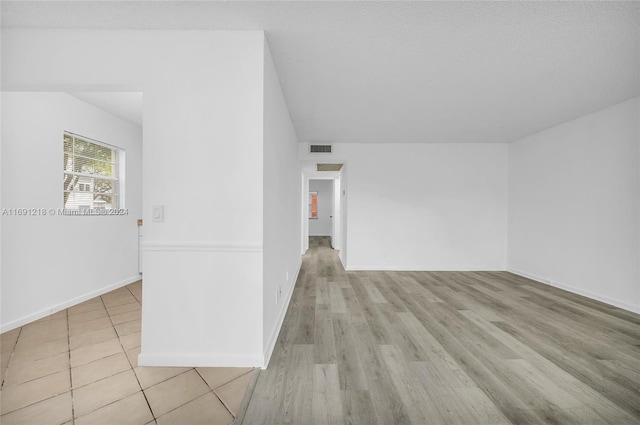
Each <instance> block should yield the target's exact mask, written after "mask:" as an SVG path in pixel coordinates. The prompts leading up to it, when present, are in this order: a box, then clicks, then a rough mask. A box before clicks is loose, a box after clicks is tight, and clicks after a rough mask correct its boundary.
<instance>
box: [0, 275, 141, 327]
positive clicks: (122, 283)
mask: <svg viewBox="0 0 640 425" xmlns="http://www.w3.org/2000/svg"><path fill="white" fill-rule="evenodd" d="M140 279H142V276H141V275H139V274H138V275H135V276H132V277H129V278H127V279H124V280H121V281H119V282H116V283H113V284H111V285H108V286H105V287H103V288H100V289H96V290H95V291H91V292H89V293H86V294H83V295H80V296H79V297H75V298H72V299H70V300H68V301H65V302H63V303H60V304H56V305H54V306H51V307H47V308H43V309H42V310H40V311H37V312H35V313H32V314H28V315H26V316H23V317H21V318H19V319H16V320H12V321H11V322H8V323H3V324H2V326H1V327H0V333H4V332H7V331H10V330H12V329H15V328H19V327H20V326H24V325H26V324H27V323H31V322H33V321H36V320H38V319H42V318H43V317H46V316H49V315H50V314H53V313H57V312H59V311H61V310H64V309H65V308H69V307H73V306H74V305H76V304H80V303H81V302H84V301H87V300H90V299H91V298H95V297H97V296H100V295H103V294H106V293H107V292H111V291H113V290H114V289H118V288H121V287H123V286H126V285H129V284H130V283H133V282H137V281H138V280H140Z"/></svg>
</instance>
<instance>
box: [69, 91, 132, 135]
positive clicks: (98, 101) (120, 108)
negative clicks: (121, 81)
mask: <svg viewBox="0 0 640 425" xmlns="http://www.w3.org/2000/svg"><path fill="white" fill-rule="evenodd" d="M69 94H70V95H72V96H74V97H76V98H78V99H80V100H82V101H84V102H86V103H89V104H91V105H93V106H95V107H97V108H100V109H102V110H105V111H107V112H110V113H111V114H113V115H115V116H117V117H120V118H122V119H124V120H126V121H129V122H130V123H131V124H134V125H137V126H138V127H142V93H141V92H74V93H69Z"/></svg>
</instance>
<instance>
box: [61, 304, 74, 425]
mask: <svg viewBox="0 0 640 425" xmlns="http://www.w3.org/2000/svg"><path fill="white" fill-rule="evenodd" d="M64 311H65V313H66V318H67V350H68V351H67V352H68V353H69V386H70V388H69V392H70V393H71V423H73V424H75V423H76V411H75V406H74V402H73V400H74V398H73V395H74V393H75V391H74V389H73V374H72V373H71V322H69V309H68V308H65V310H64Z"/></svg>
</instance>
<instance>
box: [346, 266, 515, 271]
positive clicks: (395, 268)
mask: <svg viewBox="0 0 640 425" xmlns="http://www.w3.org/2000/svg"><path fill="white" fill-rule="evenodd" d="M345 270H347V271H389V272H493V271H500V270H505V267H504V266H495V267H491V266H455V267H454V266H352V265H349V267H345Z"/></svg>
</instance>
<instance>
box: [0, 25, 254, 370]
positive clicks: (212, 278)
mask: <svg viewBox="0 0 640 425" xmlns="http://www.w3.org/2000/svg"><path fill="white" fill-rule="evenodd" d="M2 56H3V57H2V59H3V60H2V84H3V88H4V89H5V90H8V89H11V90H31V89H33V88H34V87H38V88H42V89H43V90H56V89H60V88H61V87H64V88H65V90H69V91H71V90H74V91H83V90H89V91H100V90H109V89H114V90H140V91H143V92H144V124H143V125H144V128H143V130H144V131H143V150H144V159H143V191H144V195H143V218H144V223H145V226H144V227H145V228H144V239H145V241H144V249H145V252H144V284H143V312H142V353H141V356H140V363H141V364H144V365H163V366H180V365H188V366H196V365H201V366H262V364H263V362H264V351H263V329H262V321H263V315H262V270H263V263H262V239H263V196H262V192H263V180H262V179H263V159H262V155H263V151H262V145H263V107H264V105H263V96H264V94H263V82H264V81H263V56H264V35H263V33H262V32H260V31H255V32H252V31H248V32H233V31H230V32H225V31H221V32H218V31H92V30H6V29H5V30H3V31H2ZM78 58H82V60H78ZM61 63H73V66H70V67H62V66H60V64H61ZM5 155H6V153H5ZM5 155H3V157H4V156H5ZM220 182H223V183H224V184H219V183H220ZM154 205H164V206H165V220H164V222H162V223H154V222H153V221H152V220H151V211H152V206H154ZM3 237H4V234H3ZM7 302H11V300H7ZM228 324H232V325H233V326H227V325H228Z"/></svg>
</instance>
